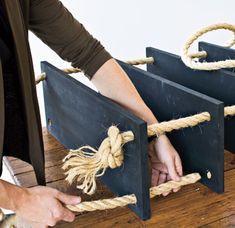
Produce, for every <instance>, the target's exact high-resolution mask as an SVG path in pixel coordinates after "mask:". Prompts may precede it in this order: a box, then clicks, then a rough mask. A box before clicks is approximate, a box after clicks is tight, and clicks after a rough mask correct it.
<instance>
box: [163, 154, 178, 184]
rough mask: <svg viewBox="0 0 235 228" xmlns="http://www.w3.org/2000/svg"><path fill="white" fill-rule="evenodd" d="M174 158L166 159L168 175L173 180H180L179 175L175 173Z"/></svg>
mask: <svg viewBox="0 0 235 228" xmlns="http://www.w3.org/2000/svg"><path fill="white" fill-rule="evenodd" d="M174 160H175V159H174V158H172V159H170V160H168V161H167V163H166V166H167V169H168V172H169V175H170V176H171V178H172V180H174V181H180V177H179V175H178V174H177V171H176V168H175V162H174Z"/></svg>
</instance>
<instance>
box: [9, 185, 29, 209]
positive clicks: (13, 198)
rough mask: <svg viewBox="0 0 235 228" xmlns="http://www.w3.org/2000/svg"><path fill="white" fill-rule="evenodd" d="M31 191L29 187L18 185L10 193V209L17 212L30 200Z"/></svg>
mask: <svg viewBox="0 0 235 228" xmlns="http://www.w3.org/2000/svg"><path fill="white" fill-rule="evenodd" d="M28 196H29V191H28V189H27V188H21V187H18V186H16V188H15V189H14V190H13V192H12V193H11V195H10V206H11V208H10V210H12V211H14V212H15V213H17V211H18V210H19V209H20V208H21V207H22V205H24V204H25V202H27V201H28Z"/></svg>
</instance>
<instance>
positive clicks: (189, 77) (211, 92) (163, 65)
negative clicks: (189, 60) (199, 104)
mask: <svg viewBox="0 0 235 228" xmlns="http://www.w3.org/2000/svg"><path fill="white" fill-rule="evenodd" d="M147 56H152V57H154V59H155V60H156V61H155V63H154V64H151V65H148V67H147V69H148V71H149V72H152V73H154V74H157V75H160V76H161V77H164V78H166V79H169V80H172V81H174V82H177V83H180V84H181V85H184V86H187V87H188V88H191V89H193V90H196V91H198V92H201V93H204V94H206V95H208V96H211V97H214V98H216V99H218V100H221V101H223V102H224V105H225V106H227V105H234V104H235V94H234V88H235V77H234V76H235V75H234V74H233V73H232V72H230V71H227V70H217V71H199V70H192V69H190V68H188V67H186V66H185V65H184V63H183V62H182V61H181V58H180V57H179V56H177V55H174V54H171V53H168V52H164V51H161V50H158V49H155V48H147ZM234 134H235V118H234V117H229V118H226V119H225V148H226V149H228V150H229V151H231V152H234V153H235V140H234Z"/></svg>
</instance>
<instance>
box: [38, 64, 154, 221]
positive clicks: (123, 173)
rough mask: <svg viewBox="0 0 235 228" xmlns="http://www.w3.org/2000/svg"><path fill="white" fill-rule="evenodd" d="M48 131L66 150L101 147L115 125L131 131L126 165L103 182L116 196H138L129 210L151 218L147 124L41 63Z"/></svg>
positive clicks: (125, 151)
mask: <svg viewBox="0 0 235 228" xmlns="http://www.w3.org/2000/svg"><path fill="white" fill-rule="evenodd" d="M42 71H43V72H45V73H46V75H47V79H46V80H45V81H44V82H43V89H44V99H45V111H46V119H47V122H48V124H47V128H48V130H49V132H50V133H51V134H52V135H53V136H54V137H55V138H56V139H57V140H58V141H60V142H61V143H62V144H63V145H64V146H65V147H66V148H69V149H75V148H78V147H80V146H82V145H90V146H93V147H95V148H97V147H99V145H100V143H101V142H102V140H103V139H104V138H106V137H107V129H108V127H109V126H111V125H112V124H115V125H117V126H118V128H119V129H120V130H121V131H126V130H131V131H133V133H134V136H135V140H134V141H133V142H129V143H128V144H126V145H125V146H124V157H125V159H124V164H123V165H122V166H121V167H120V168H117V169H113V170H111V169H108V170H107V171H106V174H105V175H104V176H103V177H102V181H103V182H104V183H105V184H106V185H107V186H108V187H109V188H110V189H111V190H112V191H113V192H114V193H116V194H117V195H126V194H133V193H134V194H135V195H136V197H137V204H136V205H131V206H130V208H131V209H132V210H133V211H134V212H135V213H136V214H137V215H138V216H140V218H142V219H148V218H149V217H150V202H149V175H148V156H147V135H146V134H147V130H146V123H145V122H144V121H142V120H140V119H139V118H137V117H135V116H134V115H132V114H130V113H129V112H127V111H126V110H125V109H123V108H122V107H120V106H119V105H117V104H115V103H113V102H112V101H110V100H109V99H107V98H105V97H103V96H102V95H100V94H99V93H96V92H95V91H93V90H91V89H90V88H88V87H86V86H85V85H83V84H82V83H80V82H79V81H77V80H75V79H74V78H72V77H70V76H68V75H66V74H65V73H63V72H62V71H60V70H58V69H56V68H55V67H53V66H52V65H50V64H49V63H46V62H43V63H42Z"/></svg>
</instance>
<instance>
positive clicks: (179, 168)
mask: <svg viewBox="0 0 235 228" xmlns="http://www.w3.org/2000/svg"><path fill="white" fill-rule="evenodd" d="M175 167H176V171H177V173H178V174H179V176H183V168H182V163H181V159H180V157H179V156H176V157H175Z"/></svg>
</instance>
